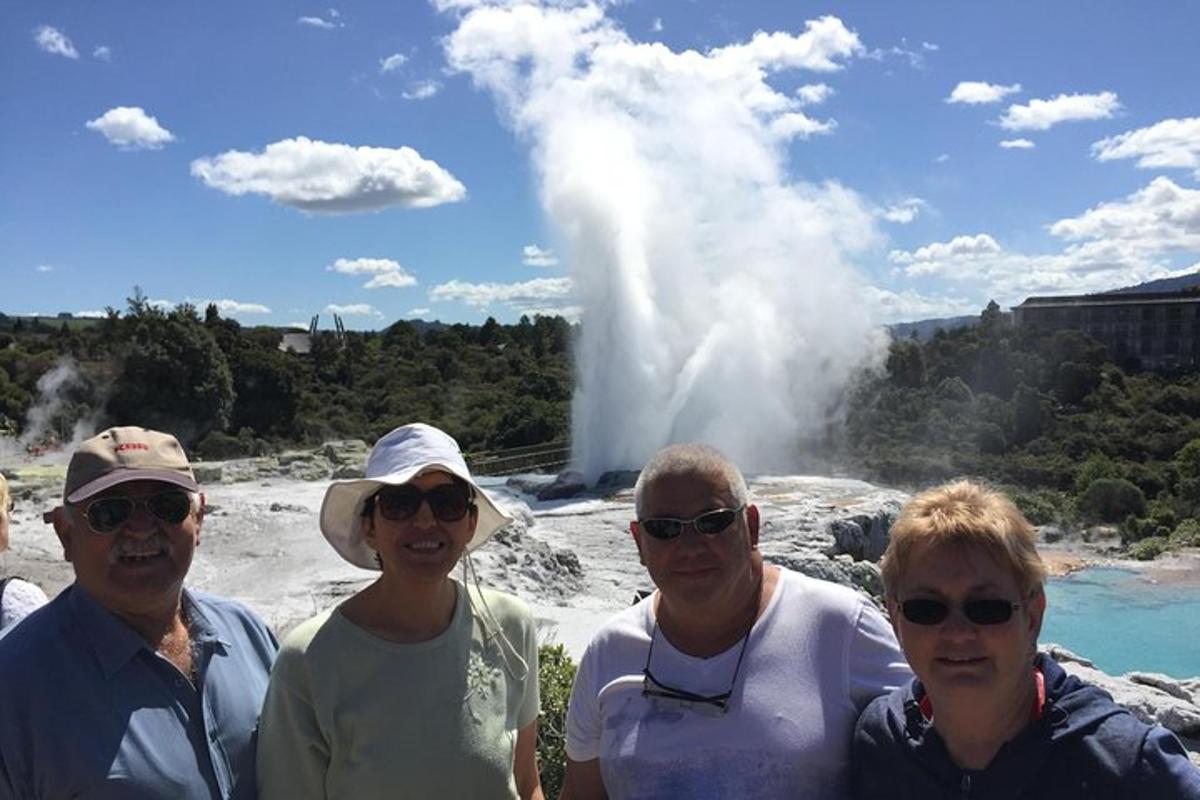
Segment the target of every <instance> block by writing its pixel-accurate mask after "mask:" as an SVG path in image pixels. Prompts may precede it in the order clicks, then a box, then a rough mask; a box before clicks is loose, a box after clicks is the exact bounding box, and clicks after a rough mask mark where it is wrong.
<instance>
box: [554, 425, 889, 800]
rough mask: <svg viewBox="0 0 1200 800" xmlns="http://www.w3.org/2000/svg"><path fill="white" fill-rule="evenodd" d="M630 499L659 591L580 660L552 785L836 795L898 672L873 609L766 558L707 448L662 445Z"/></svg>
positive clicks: (593, 794) (706, 794)
mask: <svg viewBox="0 0 1200 800" xmlns="http://www.w3.org/2000/svg"><path fill="white" fill-rule="evenodd" d="M634 498H635V499H634V502H635V505H636V509H637V517H638V518H637V520H636V521H635V522H633V523H631V525H630V529H631V532H632V533H633V539H634V542H635V544H636V545H637V549H638V554H639V555H640V556H641V561H642V563H643V564H644V565H645V566H646V569H647V571H649V573H650V577H651V579H652V580H653V581H654V583H655V585H656V586H657V587H658V591H656V592H654V593H653V594H651V595H650V596H649V597H646V598H645V599H643V600H642V601H641V602H639V603H638V604H637V605H635V606H633V607H632V608H629V609H626V610H625V611H623V612H621V613H620V614H618V615H617V616H616V617H614V618H613V619H612V620H610V621H609V622H607V623H605V625H604V626H602V627H601V629H600V630H599V631H598V632H597V633H596V635H595V637H593V639H592V641H591V643H590V644H589V645H588V648H587V651H586V652H585V653H584V656H583V658H582V660H581V661H580V664H579V671H578V673H577V674H576V677H575V686H574V689H573V690H572V692H571V701H570V706H569V709H568V714H567V747H566V749H567V758H568V761H567V772H566V778H565V785H564V789H563V793H562V795H561V798H564V799H565V800H592V798H604V797H609V798H623V799H625V800H629V799H632V798H638V799H643V798H644V799H645V800H650V799H651V798H665V797H680V798H683V797H686V798H689V800H697V799H702V798H750V797H752V798H756V800H774V799H775V798H779V799H780V800H782V799H783V798H797V797H802V798H806V800H834V799H836V798H842V797H844V796H845V793H846V790H847V788H848V786H849V783H848V777H849V776H848V762H849V758H850V740H851V735H852V733H853V729H854V723H855V721H856V720H857V718H858V714H859V712H860V711H861V710H862V709H863V708H864V707H865V706H866V705H867V703H868V702H870V700H871V699H873V698H874V697H876V696H877V695H880V694H884V693H886V692H887V691H889V690H891V689H892V688H893V687H895V686H897V685H899V684H900V683H901V682H903V681H904V680H906V679H907V678H908V677H909V676H910V675H911V673H910V672H909V670H908V667H907V666H906V665H905V663H904V656H903V655H902V654H901V652H900V649H899V647H898V645H897V643H896V639H895V637H894V636H893V634H892V631H891V629H890V627H889V626H888V624H887V622H886V621H884V619H883V617H882V615H881V614H880V613H879V612H878V611H876V610H875V607H874V606H873V605H872V604H871V603H870V601H868V600H866V599H865V598H863V597H862V596H860V595H859V594H857V593H856V592H854V591H852V590H850V589H847V588H845V587H842V586H837V585H835V584H832V583H826V582H824V581H818V580H814V579H811V578H808V577H805V576H803V575H801V574H799V573H795V572H791V571H789V570H786V569H782V568H780V567H776V566H768V565H765V564H764V563H763V559H762V555H761V554H760V553H759V551H758V547H757V545H758V531H759V514H758V509H757V508H756V507H755V506H754V505H751V504H749V503H748V502H747V491H746V482H745V479H744V478H743V477H742V474H741V472H740V471H739V470H738V468H737V467H736V466H734V465H733V464H732V463H730V462H729V461H728V459H726V458H725V457H724V456H722V455H721V454H720V453H718V452H717V451H715V450H713V449H712V448H709V447H705V446H703V445H695V444H688V445H674V446H672V447H668V448H666V449H665V450H662V451H660V452H659V453H658V454H657V455H656V456H655V457H654V458H652V459H651V460H650V463H648V464H647V465H646V467H645V468H644V469H643V470H642V473H641V475H640V476H639V477H638V481H637V486H636V488H635V489H634Z"/></svg>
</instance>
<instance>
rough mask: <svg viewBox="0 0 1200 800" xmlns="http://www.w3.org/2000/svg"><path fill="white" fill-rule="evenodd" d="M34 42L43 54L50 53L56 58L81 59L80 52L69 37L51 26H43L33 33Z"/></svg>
mask: <svg viewBox="0 0 1200 800" xmlns="http://www.w3.org/2000/svg"><path fill="white" fill-rule="evenodd" d="M33 41H34V42H36V43H37V46H38V47H39V48H41V49H42V51H43V52H46V53H50V54H51V55H55V56H64V57H65V58H79V51H78V50H76V49H75V45H73V44H71V40H70V39H68V38H67V35H66V34H65V33H63V32H62V31H60V30H59V29H58V28H52V27H50V26H49V25H42V26H41V27H39V28H37V29H36V30H34V32H33Z"/></svg>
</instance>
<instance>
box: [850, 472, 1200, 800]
mask: <svg viewBox="0 0 1200 800" xmlns="http://www.w3.org/2000/svg"><path fill="white" fill-rule="evenodd" d="M882 569H883V586H884V593H885V595H886V597H887V604H888V610H889V611H890V612H891V617H892V625H893V627H895V629H896V636H897V638H898V639H899V640H900V646H901V647H902V648H903V649H904V654H905V656H907V657H908V663H909V665H911V666H912V670H913V672H914V673H915V674H916V678H915V679H914V680H913V681H912V683H911V684H909V685H908V686H905V687H902V688H900V689H897V690H896V691H895V692H893V693H892V694H891V695H887V696H884V697H880V698H878V699H877V700H875V701H874V702H873V703H871V705H870V706H868V707H867V710H866V711H864V712H863V715H862V718H861V719H860V720H859V722H858V727H857V729H856V730H855V735H854V745H853V761H854V763H853V766H852V769H851V775H852V776H853V792H852V796H853V797H854V798H855V800H872V799H873V798H879V797H886V798H889V800H931V798H951V797H969V798H975V800H989V798H996V799H997V800H1102V799H1103V798H1113V799H1114V800H1115V799H1116V798H1126V799H1127V800H1149V799H1150V798H1163V800H1166V798H1172V800H1200V770H1197V769H1196V768H1195V767H1194V766H1192V765H1191V763H1189V761H1188V758H1187V756H1186V755H1185V754H1184V751H1183V746H1182V745H1181V744H1180V743H1179V740H1178V739H1176V738H1175V737H1174V736H1173V735H1171V733H1170V732H1168V731H1167V730H1165V729H1163V728H1160V727H1151V726H1149V725H1144V724H1142V723H1141V722H1139V721H1138V720H1137V719H1136V718H1135V717H1134V716H1133V715H1132V714H1131V713H1129V712H1128V711H1126V710H1125V709H1123V708H1121V707H1119V706H1118V705H1117V704H1116V703H1114V702H1113V700H1112V698H1111V697H1110V696H1109V695H1107V694H1106V693H1105V692H1103V691H1101V690H1100V689H1097V688H1096V687H1095V686H1091V685H1089V684H1086V683H1084V682H1082V681H1080V680H1078V679H1077V678H1074V677H1072V676H1070V675H1068V674H1067V673H1066V672H1065V671H1064V670H1063V669H1062V667H1060V666H1059V665H1058V664H1056V663H1055V662H1054V661H1053V660H1052V659H1050V658H1048V657H1046V656H1045V655H1042V654H1039V653H1038V652H1037V637H1038V632H1039V631H1040V630H1041V626H1042V616H1043V615H1044V614H1045V613H1046V593H1045V591H1044V589H1043V584H1044V583H1045V578H1046V569H1045V567H1044V566H1043V565H1042V560H1041V558H1040V557H1039V556H1038V552H1037V548H1036V546H1035V544H1034V531H1033V527H1032V526H1031V525H1030V524H1029V522H1027V521H1026V519H1025V517H1023V516H1022V515H1021V512H1020V511H1018V510H1017V508H1016V506H1014V505H1013V504H1012V502H1011V501H1009V500H1008V498H1006V497H1004V496H1003V495H1002V494H1000V493H999V492H995V491H992V490H990V489H987V488H985V487H982V486H979V485H977V484H974V483H971V482H968V481H959V482H957V483H952V484H947V485H945V486H939V487H937V488H936V489H931V490H929V491H927V492H925V493H924V494H920V495H918V496H917V497H915V498H913V499H912V501H911V502H909V503H908V505H906V506H905V507H904V509H903V510H902V511H901V512H900V517H899V519H897V520H896V523H895V524H894V525H893V526H892V531H891V536H890V540H889V542H888V547H887V551H886V552H885V553H884V556H883V563H882ZM1113 635H1115V636H1119V635H1120V632H1119V631H1113Z"/></svg>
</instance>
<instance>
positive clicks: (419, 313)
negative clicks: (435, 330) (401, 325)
mask: <svg viewBox="0 0 1200 800" xmlns="http://www.w3.org/2000/svg"><path fill="white" fill-rule="evenodd" d="M429 312H430V309H428V308H410V309H409V310H408V314H406V315H405V316H409V317H425V316H427V315H428V314H429Z"/></svg>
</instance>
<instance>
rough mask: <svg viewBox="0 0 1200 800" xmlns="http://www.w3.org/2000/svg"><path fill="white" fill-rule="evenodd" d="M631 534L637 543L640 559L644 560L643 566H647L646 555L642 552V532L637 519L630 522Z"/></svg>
mask: <svg viewBox="0 0 1200 800" xmlns="http://www.w3.org/2000/svg"><path fill="white" fill-rule="evenodd" d="M629 534H630V535H631V536H633V543H634V544H636V545H637V551H638V561H640V562H642V566H643V567H644V566H646V556H645V554H644V553H643V552H642V532H641V531H639V530H638V524H637V520H636V519H635V520H633V521H631V522H630V523H629Z"/></svg>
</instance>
